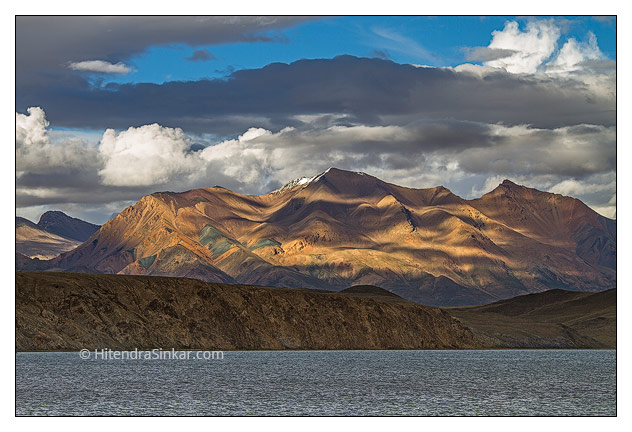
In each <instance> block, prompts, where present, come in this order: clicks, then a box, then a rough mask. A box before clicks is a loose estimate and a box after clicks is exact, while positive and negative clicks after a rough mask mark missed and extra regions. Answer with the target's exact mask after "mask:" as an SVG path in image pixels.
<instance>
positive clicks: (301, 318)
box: [16, 271, 475, 351]
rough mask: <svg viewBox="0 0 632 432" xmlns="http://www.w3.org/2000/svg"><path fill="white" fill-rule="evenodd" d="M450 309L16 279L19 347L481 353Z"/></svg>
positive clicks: (294, 294) (116, 279)
mask: <svg viewBox="0 0 632 432" xmlns="http://www.w3.org/2000/svg"><path fill="white" fill-rule="evenodd" d="M474 345H475V343H474V338H473V336H472V332H471V331H470V330H468V329H467V328H465V327H463V326H462V325H461V324H459V323H458V322H457V321H456V320H454V319H453V318H452V317H451V316H450V315H449V314H448V313H446V312H445V311H443V310H441V309H438V308H433V307H427V306H422V305H419V304H416V303H413V302H408V301H405V300H404V301H403V302H401V303H388V302H384V301H381V300H380V299H378V298H366V297H357V296H349V295H345V294H341V293H332V292H313V291H308V290H299V289H292V290H290V289H281V288H266V287H258V286H246V285H228V284H220V283H208V282H202V281H199V280H195V279H185V278H169V277H156V276H123V275H103V274H100V275H96V274H79V273H50V272H22V271H19V272H16V349H17V350H18V351H39V350H44V351H49V350H78V349H82V348H86V349H102V348H110V349H120V350H125V349H129V350H131V349H134V348H138V349H153V348H163V349H171V348H175V349H216V350H220V349H221V350H231V349H237V350H268V349H271V350H276V349H450V348H459V349H463V348H472V347H474Z"/></svg>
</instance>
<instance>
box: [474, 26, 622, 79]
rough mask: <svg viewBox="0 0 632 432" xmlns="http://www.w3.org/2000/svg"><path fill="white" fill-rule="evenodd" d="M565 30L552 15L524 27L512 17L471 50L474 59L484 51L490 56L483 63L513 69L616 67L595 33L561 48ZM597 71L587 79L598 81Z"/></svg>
mask: <svg viewBox="0 0 632 432" xmlns="http://www.w3.org/2000/svg"><path fill="white" fill-rule="evenodd" d="M561 34H562V32H561V30H560V27H559V26H558V25H557V24H556V22H555V21H554V20H552V19H549V20H533V21H529V22H528V23H527V25H526V28H525V29H524V31H521V30H520V28H519V25H518V23H517V22H515V21H509V22H507V23H505V27H504V29H503V30H496V31H494V32H492V35H493V37H492V41H491V42H490V44H489V46H487V47H474V48H469V49H468V50H469V52H470V53H474V54H478V58H471V59H473V60H477V59H478V60H479V61H480V60H483V59H484V56H483V54H484V55H486V56H488V57H490V58H489V59H488V61H485V62H484V63H483V64H484V65H485V66H489V67H494V68H500V69H504V70H506V71H507V72H510V73H527V74H534V73H540V72H542V73H546V74H549V75H554V74H558V75H559V74H568V73H570V72H583V71H585V70H587V69H595V70H598V69H613V67H612V66H613V65H612V62H607V63H605V61H606V60H607V59H606V57H605V56H604V54H603V53H602V52H601V50H600V49H599V45H598V43H597V37H596V36H595V34H594V33H592V32H588V34H587V36H586V37H587V40H586V41H585V42H578V41H577V39H575V38H572V37H571V38H569V39H567V40H566V42H565V43H564V45H563V46H562V48H561V49H559V50H557V47H558V42H560V36H561ZM556 51H557V52H556ZM504 54H506V55H504ZM470 57H472V55H470ZM474 57H476V56H474ZM601 72H602V73H597V74H596V75H597V76H602V75H606V76H607V75H608V74H607V71H601ZM594 75H595V71H593V77H586V80H583V81H586V82H587V83H588V84H594V82H595V78H594ZM607 80H609V81H610V80H611V79H610V78H607ZM602 81H603V79H602ZM601 84H603V83H601Z"/></svg>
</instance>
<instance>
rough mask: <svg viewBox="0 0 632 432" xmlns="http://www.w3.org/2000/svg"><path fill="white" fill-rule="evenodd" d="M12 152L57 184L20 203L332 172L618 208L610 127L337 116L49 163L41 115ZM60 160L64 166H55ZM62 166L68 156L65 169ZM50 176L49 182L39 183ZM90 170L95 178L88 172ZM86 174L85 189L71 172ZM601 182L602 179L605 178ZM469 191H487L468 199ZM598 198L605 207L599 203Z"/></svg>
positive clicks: (144, 136) (164, 140) (111, 144)
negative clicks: (367, 120)
mask: <svg viewBox="0 0 632 432" xmlns="http://www.w3.org/2000/svg"><path fill="white" fill-rule="evenodd" d="M16 118H18V119H19V121H18V124H19V127H18V129H17V131H16V146H17V148H18V152H19V154H21V155H27V154H37V155H38V157H36V158H34V159H33V160H37V161H38V164H32V165H29V164H28V163H27V162H28V161H29V160H31V159H29V158H28V157H21V159H23V160H24V163H23V164H22V165H21V166H20V168H21V170H22V171H21V172H22V177H23V178H22V179H21V180H20V183H23V182H27V183H28V181H29V180H33V179H35V180H36V181H37V180H38V177H37V174H41V173H42V172H44V173H46V174H48V175H49V176H52V177H55V181H54V182H52V183H51V182H48V183H47V187H46V188H24V189H20V188H19V189H18V203H22V204H23V205H44V204H47V203H48V204H50V203H56V202H58V201H57V200H58V199H59V197H62V196H64V194H65V193H67V192H68V190H69V188H70V189H73V188H74V191H73V194H78V195H79V196H85V195H87V194H89V193H90V191H91V190H93V189H95V188H96V189H99V190H102V191H104V192H105V193H104V194H103V196H102V197H101V198H99V197H94V198H93V199H92V201H91V202H95V201H99V200H101V202H102V204H106V203H108V202H110V201H111V197H112V194H115V193H120V194H122V196H125V192H127V193H128V196H134V194H139V193H140V194H145V193H151V192H154V191H156V190H164V189H165V188H166V187H168V188H169V189H170V190H186V189H190V188H196V187H208V186H212V185H214V184H220V185H222V186H225V187H228V188H230V189H233V190H236V191H238V192H242V193H267V192H270V191H271V190H273V189H276V188H278V187H280V186H281V185H282V184H284V183H286V182H287V181H289V180H292V179H294V178H298V177H302V176H304V175H314V174H316V173H318V172H320V171H324V170H325V169H327V168H328V167H330V166H336V167H339V168H343V169H349V170H356V171H365V172H369V173H371V174H373V175H376V176H378V177H380V178H382V179H384V180H386V181H390V182H393V183H396V184H400V185H404V186H409V187H417V188H421V187H433V186H436V185H440V184H441V185H448V186H449V187H452V188H453V190H454V192H456V193H458V194H460V195H462V196H464V197H468V198H472V197H475V196H476V195H477V194H481V193H484V192H487V191H489V190H491V188H493V187H495V186H497V185H498V183H500V182H501V181H502V179H503V178H512V179H516V180H518V181H519V182H521V183H523V184H527V185H530V186H534V187H538V188H541V189H542V188H544V189H549V190H551V191H553V192H556V193H567V194H569V195H573V196H589V197H592V198H593V201H595V199H596V200H597V201H596V202H594V203H593V204H594V205H596V206H598V207H599V208H600V210H601V211H602V212H604V213H606V214H607V215H609V216H613V211H614V205H612V204H611V203H610V201H611V197H612V195H613V194H614V191H615V188H616V183H615V178H614V176H615V161H616V131H615V128H614V127H612V126H610V127H606V126H599V125H576V126H569V127H561V128H556V129H539V128H534V127H531V126H528V125H519V126H503V125H498V124H495V125H490V124H484V123H475V122H463V121H456V120H443V121H414V122H411V123H409V124H406V125H388V126H367V125H363V124H352V123H349V124H346V125H340V124H339V123H340V120H341V118H339V117H336V116H331V115H322V116H307V117H305V116H301V118H300V119H296V122H297V123H300V125H298V126H293V127H285V128H283V129H281V130H280V131H278V132H273V131H270V130H267V129H264V128H254V127H253V128H249V129H248V130H246V131H244V132H243V133H242V134H241V135H239V136H238V137H236V138H234V139H228V140H223V141H220V142H208V141H206V142H204V141H201V139H200V137H199V136H194V135H187V134H186V133H184V132H183V130H182V129H179V128H169V127H163V126H160V125H158V124H150V125H144V126H141V127H130V128H128V129H127V130H125V131H121V132H116V131H115V130H113V129H108V130H106V131H105V132H104V133H103V135H102V136H101V138H100V140H99V142H98V144H97V145H96V146H92V147H91V146H89V145H87V144H85V143H84V144H83V146H82V145H81V144H80V143H78V142H76V141H65V142H63V143H62V144H61V145H60V147H62V148H65V147H67V149H68V151H62V152H51V150H50V149H51V147H52V144H50V139H49V138H48V135H49V126H48V122H47V120H46V118H45V114H44V112H43V110H41V109H40V108H32V109H30V110H29V115H22V114H17V116H16ZM53 155H57V156H56V157H57V159H55V158H54V157H53ZM60 155H64V157H63V158H62V157H61V156H60ZM42 167H45V171H42ZM85 167H92V168H91V170H83V171H82V169H83V168H85ZM73 170H74V171H82V172H83V175H84V176H85V177H86V179H85V180H84V182H82V183H78V182H77V179H76V178H75V177H74V176H65V174H64V173H66V172H69V171H73ZM599 176H601V178H600V177H599ZM472 179H478V183H479V186H476V187H472ZM595 194H597V196H598V197H601V202H599V199H597V196H595Z"/></svg>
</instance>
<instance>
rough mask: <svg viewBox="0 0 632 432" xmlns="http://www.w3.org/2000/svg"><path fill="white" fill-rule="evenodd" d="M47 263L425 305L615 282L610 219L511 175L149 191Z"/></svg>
mask: <svg viewBox="0 0 632 432" xmlns="http://www.w3.org/2000/svg"><path fill="white" fill-rule="evenodd" d="M18 267H20V264H18ZM24 267H25V268H27V267H28V263H26V264H24ZM46 267H47V268H51V269H63V270H71V271H88V272H99V273H119V274H129V275H163V276H164V275H166V276H181V277H190V278H197V279H201V280H204V281H209V282H221V283H241V284H256V285H267V286H277V287H289V288H297V287H300V288H315V289H328V290H341V289H344V288H347V287H349V286H352V285H375V286H380V287H382V288H385V289H387V290H389V291H391V292H393V293H396V294H398V295H400V296H402V297H404V298H407V299H410V300H413V301H417V302H420V303H423V304H428V305H473V304H484V303H491V302H494V301H497V300H501V299H505V298H510V297H514V296H517V295H523V294H528V293H534V292H541V291H546V290H549V289H552V288H561V289H569V290H576V291H598V290H606V289H610V288H615V287H616V221H614V220H611V219H608V218H605V217H603V216H600V215H599V214H597V213H596V212H595V211H593V210H592V209H590V208H589V207H588V206H586V205H585V204H584V203H582V202H581V201H580V200H578V199H575V198H570V197H566V196H562V195H558V194H552V193H547V192H541V191H538V190H536V189H532V188H527V187H524V186H519V185H517V184H514V183H512V182H511V181H508V180H505V181H504V182H503V183H502V184H500V185H499V186H498V187H497V188H496V189H494V190H493V191H491V192H489V193H487V194H485V195H483V196H482V197H481V198H478V199H474V200H466V199H463V198H460V197H458V196H457V195H455V194H453V193H452V192H451V191H449V190H448V189H446V188H444V187H442V186H439V187H435V188H427V189H414V188H406V187H402V186H397V185H394V184H390V183H387V182H384V181H382V180H380V179H378V178H376V177H373V176H370V175H368V174H364V173H356V172H350V171H344V170H339V169H336V168H330V169H329V170H327V171H325V172H323V173H321V174H319V175H317V176H314V177H310V178H302V179H298V180H295V181H293V182H290V183H288V184H287V185H285V186H284V187H282V188H280V189H279V190H276V191H274V192H271V193H268V194H264V195H242V194H239V193H236V192H232V191H230V190H228V189H225V188H222V187H219V186H216V187H211V188H204V189H195V190H190V191H187V192H182V193H175V192H158V193H154V194H151V195H148V196H145V197H143V198H142V199H141V200H140V201H138V202H137V203H136V204H134V205H132V206H130V207H128V208H126V209H125V210H123V211H122V212H121V213H120V214H119V215H117V216H116V217H115V218H113V219H112V220H110V221H109V222H107V223H106V224H104V225H103V226H102V227H101V228H100V229H99V230H98V231H96V232H94V233H93V234H92V235H91V236H90V237H89V238H87V239H86V241H85V242H84V243H82V244H81V245H79V246H78V247H76V248H74V249H72V250H70V251H68V252H65V253H62V254H61V255H59V256H57V257H55V258H54V259H52V260H50V261H47V262H46Z"/></svg>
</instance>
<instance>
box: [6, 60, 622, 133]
mask: <svg viewBox="0 0 632 432" xmlns="http://www.w3.org/2000/svg"><path fill="white" fill-rule="evenodd" d="M29 106H42V107H43V108H44V109H45V110H46V113H47V115H48V117H49V119H50V121H51V122H52V123H53V124H55V125H56V126H67V127H87V128H94V129H99V128H105V127H114V128H117V129H123V128H127V127H129V126H139V125H142V124H148V123H153V122H158V123H160V124H162V125H164V126H170V127H182V128H183V129H185V130H186V131H189V132H197V133H205V132H210V133H216V134H231V133H232V134H236V133H239V132H241V131H243V126H244V125H245V124H246V123H248V122H249V121H250V119H252V118H257V117H259V118H263V119H264V120H263V121H265V122H266V124H256V123H252V122H250V124H249V126H260V127H266V128H272V129H274V128H282V127H285V126H293V125H295V124H296V121H295V120H294V117H295V116H296V115H297V114H318V113H343V114H347V115H348V116H351V117H353V118H354V119H355V120H356V121H358V122H360V123H363V124H369V125H380V124H408V123H410V122H412V121H414V120H416V119H419V118H423V119H444V118H453V119H456V120H459V121H471V122H482V123H502V124H506V125H513V124H531V125H533V126H534V127H538V128H557V127H562V126H568V125H574V124H582V123H587V124H597V125H606V126H610V125H614V124H615V100H614V98H613V97H611V96H610V95H609V94H604V95H602V94H601V93H599V92H595V91H594V89H592V88H590V87H589V86H588V85H587V84H585V83H583V82H581V81H579V80H577V79H573V78H570V77H569V78H563V77H548V76H542V75H537V76H536V75H517V74H510V73H506V72H503V71H500V70H491V69H485V70H483V72H480V71H479V72H477V71H456V70H454V69H450V68H418V67H414V66H411V65H400V64H396V63H393V62H391V61H386V60H380V59H366V58H356V57H352V56H340V57H336V58H334V59H331V60H323V59H321V60H300V61H297V62H294V63H291V64H289V65H287V64H282V63H273V64H270V65H268V66H266V67H264V68H261V69H253V70H239V71H235V72H233V73H232V74H231V75H230V76H229V78H228V79H225V80H219V79H218V80H201V81H195V82H167V83H164V84H161V85H158V84H124V85H116V84H110V85H108V86H107V87H105V88H90V87H89V86H88V85H87V84H83V85H75V83H71V84H70V85H63V86H53V87H45V88H38V89H37V92H18V94H17V110H18V111H21V112H23V111H24V110H25V109H26V108H27V107H29Z"/></svg>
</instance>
